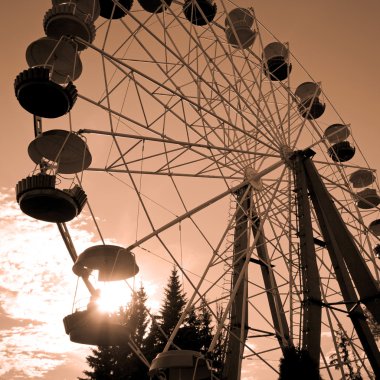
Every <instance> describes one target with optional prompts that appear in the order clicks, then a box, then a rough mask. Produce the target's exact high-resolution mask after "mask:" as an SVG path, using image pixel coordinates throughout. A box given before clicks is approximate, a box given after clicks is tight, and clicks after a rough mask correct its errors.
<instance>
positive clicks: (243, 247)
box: [223, 185, 250, 380]
mask: <svg viewBox="0 0 380 380" xmlns="http://www.w3.org/2000/svg"><path fill="white" fill-rule="evenodd" d="M235 194H236V195H237V207H238V210H237V212H236V224H235V237H234V252H233V263H234V265H233V274H232V287H233V288H235V285H236V283H237V281H238V278H239V276H240V274H241V272H242V269H243V266H244V263H245V259H246V254H247V251H248V250H249V244H248V215H249V207H250V191H248V186H247V185H246V186H243V187H242V188H240V189H239V190H237V191H236V193H235ZM247 323H248V298H247V273H245V274H244V278H243V280H242V281H241V282H240V285H239V288H238V290H237V292H236V295H235V298H234V301H233V303H232V305H231V320H230V329H229V330H230V332H229V335H228V341H227V352H226V360H225V365H224V369H223V378H225V379H229V380H239V379H240V375H241V361H242V358H243V350H244V342H245V340H246V339H247V335H248V325H247Z"/></svg>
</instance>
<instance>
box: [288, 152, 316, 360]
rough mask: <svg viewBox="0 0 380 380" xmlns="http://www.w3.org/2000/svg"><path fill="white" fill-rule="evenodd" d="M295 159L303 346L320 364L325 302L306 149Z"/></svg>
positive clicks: (294, 157) (297, 154) (295, 156)
mask: <svg viewBox="0 0 380 380" xmlns="http://www.w3.org/2000/svg"><path fill="white" fill-rule="evenodd" d="M292 160H293V169H294V174H295V186H296V188H295V192H296V194H297V210H298V223H299V238H300V255H301V271H302V287H303V297H304V298H303V307H304V311H303V326H302V348H303V349H305V350H307V351H308V352H309V355H310V357H311V359H312V360H313V361H314V362H315V363H316V364H317V365H318V366H319V357H320V351H321V321H322V302H321V290H320V277H319V271H318V265H317V258H316V253H315V246H314V236H313V227H312V221H311V213H310V203H309V197H308V191H307V182H306V175H305V171H304V167H303V160H304V155H303V152H298V153H296V154H295V155H294V156H293V158H292Z"/></svg>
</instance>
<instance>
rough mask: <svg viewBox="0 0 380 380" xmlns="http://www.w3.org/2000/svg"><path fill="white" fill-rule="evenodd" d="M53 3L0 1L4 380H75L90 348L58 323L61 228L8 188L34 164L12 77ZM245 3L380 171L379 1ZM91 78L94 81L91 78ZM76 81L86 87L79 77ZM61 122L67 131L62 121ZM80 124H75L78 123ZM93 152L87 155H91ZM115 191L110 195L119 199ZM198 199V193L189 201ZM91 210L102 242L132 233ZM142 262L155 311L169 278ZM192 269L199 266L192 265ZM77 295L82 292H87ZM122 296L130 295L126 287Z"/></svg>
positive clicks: (62, 302) (64, 261)
mask: <svg viewBox="0 0 380 380" xmlns="http://www.w3.org/2000/svg"><path fill="white" fill-rule="evenodd" d="M136 3H137V1H136ZM50 4H51V2H50V1H49V0H36V1H30V0H17V1H11V2H5V1H2V2H0V15H1V16H0V18H1V24H0V31H1V33H0V35H1V37H0V38H1V40H0V41H1V42H0V46H1V48H2V64H1V74H0V99H1V126H0V128H1V130H2V137H1V139H0V152H1V153H0V154H1V156H0V157H1V163H0V237H1V245H0V379H3V380H12V379H19V380H26V379H41V380H58V379H59V380H64V379H67V380H71V379H75V378H76V377H77V376H79V375H80V374H81V372H82V371H83V369H85V368H86V364H85V359H84V357H85V355H86V354H87V353H88V348H87V347H82V346H79V345H76V344H73V343H71V342H70V341H69V339H68V337H67V336H66V335H65V332H64V329H63V324H62V318H63V317H64V316H65V315H67V314H69V313H70V312H71V310H72V307H73V305H72V303H73V296H74V294H75V287H76V277H75V276H74V274H73V273H72V271H71V266H72V263H71V261H70V258H69V256H68V254H67V252H66V250H65V247H64V244H63V242H62V241H61V238H60V236H59V233H58V231H57V229H56V227H55V226H54V225H51V224H48V223H43V222H38V221H35V220H33V219H31V218H29V217H27V216H26V215H23V214H22V213H21V212H20V211H19V209H18V205H17V203H16V202H15V196H14V190H13V189H14V186H15V184H16V183H17V181H19V180H20V179H22V178H24V177H26V176H27V175H28V174H29V173H30V172H31V170H32V169H33V164H32V163H31V161H30V159H29V157H28V154H27V146H28V144H29V143H30V142H31V141H32V140H33V138H34V136H33V119H32V116H31V115H30V114H28V113H27V112H26V111H24V110H23V109H22V108H21V107H20V106H19V104H18V102H17V99H16V97H15V96H14V89H13V81H14V79H15V77H16V75H17V74H18V73H19V72H21V71H22V70H24V69H26V68H27V64H26V61H25V50H26V47H27V46H28V45H29V44H30V43H31V42H32V41H34V40H36V39H37V38H40V37H42V36H43V28H42V18H43V15H44V13H45V12H46V11H47V10H48V9H49V7H50ZM247 4H249V5H250V6H253V7H254V9H255V12H256V15H257V17H258V19H259V20H260V22H262V23H263V25H264V26H265V27H266V28H268V29H269V30H270V31H271V32H272V33H273V34H274V35H275V36H276V37H277V38H279V39H280V40H281V41H284V42H289V46H290V49H291V51H292V53H293V54H294V55H295V57H296V58H297V59H298V60H299V61H300V62H301V64H302V65H303V66H304V67H305V68H306V69H307V71H308V72H309V73H310V74H311V75H312V76H313V78H314V79H315V80H316V81H318V82H319V81H321V82H322V86H323V90H324V92H325V93H326V94H327V96H328V98H329V100H330V101H331V103H332V104H333V105H334V107H335V108H336V110H337V111H338V113H339V114H340V115H341V116H342V118H343V119H344V120H345V121H346V122H347V123H349V124H351V127H352V133H353V136H354V138H355V141H357V142H358V146H360V149H361V150H362V152H363V154H364V156H365V157H366V159H367V160H368V162H369V165H370V166H371V167H372V168H374V169H376V170H379V169H380V158H379V138H380V129H379V128H380V126H379V118H378V115H377V111H378V110H379V104H380V91H379V88H380V79H379V78H380V76H379V73H378V70H379V67H378V63H379V61H380V49H379V38H380V23H379V21H378V18H379V15H380V2H379V1H378V0H363V1H357V0H333V1H331V0H320V1H317V2H316V1H314V2H311V1H304V0H286V1H283V0H256V1H252V2H248V1H247ZM135 6H137V5H136V4H135ZM86 64H90V62H86ZM84 70H86V67H84ZM88 70H90V68H89V69H88ZM98 74H99V76H100V75H101V73H98ZM91 80H94V81H96V80H100V79H99V77H98V76H97V75H96V74H95V75H93V76H92V78H91ZM81 85H82V86H86V85H88V86H89V85H90V83H89V81H87V82H86V81H82V82H81ZM79 91H81V89H79ZM85 117H86V115H83V118H85ZM85 127H86V128H87V127H89V126H88V125H86V126H85ZM62 128H63V129H67V121H65V122H63V126H62ZM80 128H82V126H79V125H76V128H75V129H80ZM99 149H100V148H99ZM96 153H97V151H96V150H95V151H93V152H92V154H93V155H94V156H95V155H96ZM93 178H95V177H93ZM89 185H90V188H91V191H92V196H93V197H94V198H96V199H97V200H100V199H106V196H105V193H104V190H102V189H100V186H99V188H98V184H97V183H96V182H94V181H92V182H91V183H90V184H89ZM111 190H112V188H111ZM119 196H120V195H118V194H114V195H111V197H114V198H116V199H118V198H117V197H119ZM197 196H198V195H197V192H196V191H195V192H194V199H195V200H194V204H197ZM121 201H122V200H121V199H120V202H121ZM99 203H100V202H99ZM96 211H97V213H96V216H97V217H99V218H100V220H101V222H102V224H104V231H105V232H106V233H107V236H106V239H107V240H108V241H111V242H117V243H119V244H120V245H126V244H128V243H130V241H131V240H132V238H131V236H130V235H133V233H132V232H125V230H126V225H127V226H128V225H129V223H131V220H130V219H129V218H128V216H126V215H119V214H118V210H116V209H108V207H107V204H105V202H104V204H103V205H99V206H98V208H97V209H96ZM89 219H90V218H89V214H88V212H87V213H84V214H83V215H82V216H81V218H79V219H78V220H77V221H75V222H74V223H72V224H71V226H70V228H71V233H72V237H73V240H74V241H75V244H76V247H77V250H78V251H79V252H80V251H81V250H83V249H85V248H86V247H88V246H90V245H92V244H96V243H98V242H99V241H100V239H99V236H97V234H96V232H95V231H94V228H93V227H89ZM184 260H186V258H185V259H184ZM143 263H144V265H145V267H144V265H143V266H141V264H140V263H139V265H140V269H141V277H139V278H138V280H137V281H140V280H141V281H143V283H144V285H145V287H146V289H147V291H148V295H149V296H150V298H151V301H150V302H151V303H150V307H152V308H153V309H154V308H157V306H158V303H159V300H160V299H161V293H162V290H161V288H162V286H163V284H162V281H161V282H160V280H163V281H166V279H167V275H168V274H169V272H170V269H171V265H168V263H165V262H163V263H162V266H161V267H160V268H156V267H153V266H152V267H149V261H148V260H143ZM191 265H194V267H192V269H194V270H196V269H195V268H196V267H195V264H194V263H191ZM80 291H82V292H83V293H81V294H80V296H83V297H84V294H85V292H84V290H83V289H81V290H80ZM80 296H79V298H80ZM120 296H121V297H126V298H127V293H125V294H121V295H120ZM261 379H262V377H260V373H259V372H256V373H253V374H252V373H249V371H248V370H245V372H244V375H243V380H261ZM267 380H271V379H269V378H267Z"/></svg>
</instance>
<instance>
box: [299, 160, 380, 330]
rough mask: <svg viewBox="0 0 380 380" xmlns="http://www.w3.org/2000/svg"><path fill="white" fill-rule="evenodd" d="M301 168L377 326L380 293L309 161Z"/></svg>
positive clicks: (379, 320)
mask: <svg viewBox="0 0 380 380" xmlns="http://www.w3.org/2000/svg"><path fill="white" fill-rule="evenodd" d="M304 167H305V171H306V175H307V177H308V182H309V188H310V190H311V191H313V193H314V198H315V202H318V204H319V205H320V208H321V209H322V210H323V215H324V219H325V220H326V221H328V223H329V225H331V226H333V228H334V231H333V233H334V237H335V239H336V242H337V244H338V246H339V247H340V252H341V255H342V257H343V259H344V262H345V264H346V266H347V269H348V271H349V273H350V276H351V278H352V280H353V282H354V284H355V287H356V289H357V291H358V293H359V296H360V301H361V302H362V303H364V304H365V306H366V307H367V308H368V310H369V311H370V312H371V314H372V315H373V317H374V318H375V320H376V321H377V323H380V290H379V286H378V285H377V283H376V280H375V278H374V277H373V275H372V273H371V271H370V270H369V268H368V266H367V264H366V263H365V261H364V258H363V256H362V255H361V254H360V251H359V249H358V247H357V246H356V244H355V241H354V238H353V237H352V235H351V233H350V232H349V230H348V228H347V226H346V224H345V223H344V221H343V219H342V217H341V215H340V214H339V212H338V210H337V208H336V206H335V204H334V202H333V200H332V199H331V196H330V194H329V192H328V190H327V189H326V186H325V185H324V183H323V182H322V180H321V178H320V176H319V174H318V172H317V169H316V168H315V166H314V164H313V162H312V161H311V160H310V159H305V161H304Z"/></svg>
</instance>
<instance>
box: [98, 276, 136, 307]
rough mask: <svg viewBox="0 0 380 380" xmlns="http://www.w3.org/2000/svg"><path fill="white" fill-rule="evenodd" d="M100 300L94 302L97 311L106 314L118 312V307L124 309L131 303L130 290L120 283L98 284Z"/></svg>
mask: <svg viewBox="0 0 380 380" xmlns="http://www.w3.org/2000/svg"><path fill="white" fill-rule="evenodd" d="M99 285H100V286H99V289H100V298H99V299H98V300H97V301H96V303H97V304H98V306H99V310H100V311H103V312H107V313H112V312H115V311H118V310H119V309H120V307H126V306H127V305H128V303H129V302H130V301H131V290H130V289H129V288H128V287H127V286H126V285H124V286H123V285H120V282H119V281H117V282H109V283H101V284H99Z"/></svg>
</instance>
